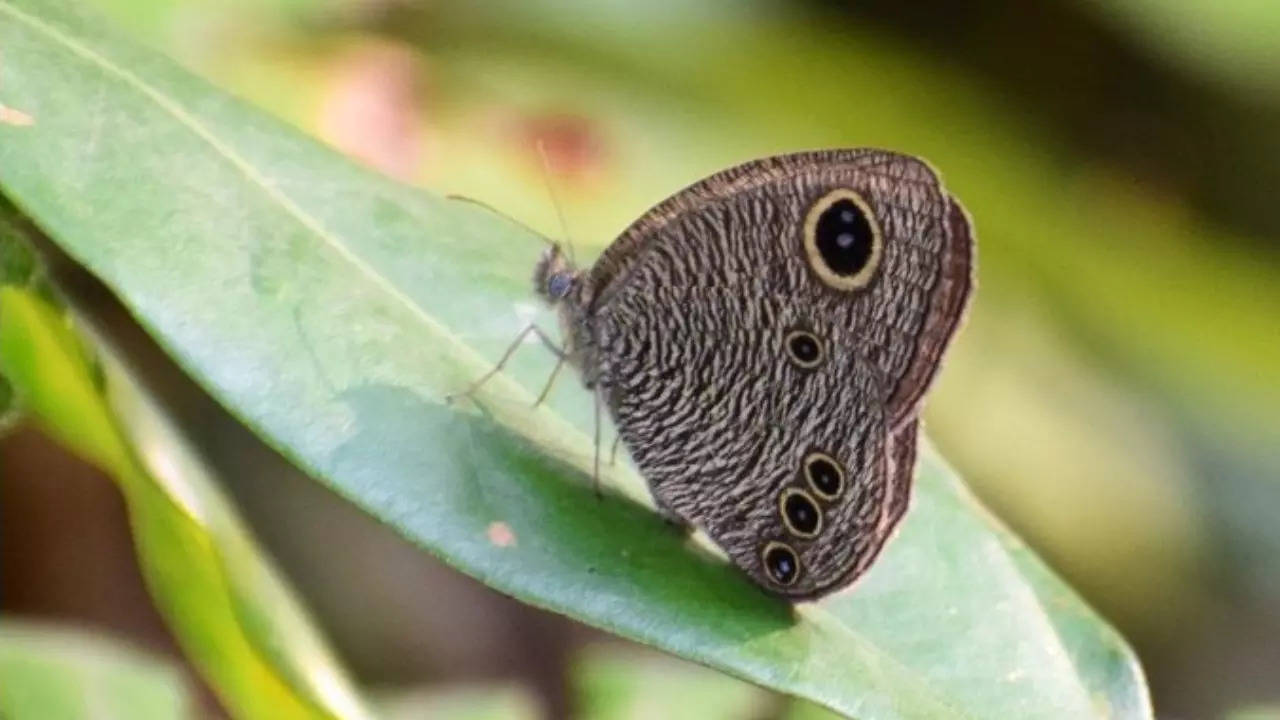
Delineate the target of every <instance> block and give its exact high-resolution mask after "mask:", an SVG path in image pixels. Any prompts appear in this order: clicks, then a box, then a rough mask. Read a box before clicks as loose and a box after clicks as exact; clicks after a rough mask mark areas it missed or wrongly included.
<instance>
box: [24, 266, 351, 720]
mask: <svg viewBox="0 0 1280 720" xmlns="http://www.w3.org/2000/svg"><path fill="white" fill-rule="evenodd" d="M109 359H110V358H108V360H109ZM0 368H3V370H4V373H5V374H6V375H7V376H8V377H9V378H10V379H11V381H12V382H13V384H14V386H15V388H16V389H17V391H18V392H19V393H21V395H22V397H23V399H24V400H25V403H26V407H27V409H28V410H29V412H30V414H31V415H32V417H33V418H34V419H35V421H36V422H38V423H39V424H40V425H41V426H42V427H43V428H44V429H45V430H46V431H47V432H48V433H49V434H50V435H52V436H54V437H55V438H57V439H58V440H59V441H61V442H62V443H63V444H65V445H66V446H67V447H68V448H70V449H72V450H73V451H75V452H76V453H78V454H80V455H81V456H83V457H84V458H86V459H87V460H89V461H90V462H92V463H94V464H95V465H97V466H98V467H100V468H102V469H103V470H105V471H107V472H108V473H110V474H111V475H112V476H113V478H114V479H115V481H116V483H117V484H118V485H119V487H120V490H121V491H122V493H123V494H124V497H125V501H126V502H127V503H128V507H129V519H130V524H131V526H132V530H133V534H134V543H135V545H136V546H137V551H138V556H139V561H140V563H141V566H142V570H143V575H144V578H145V579H146V581H147V585H148V588H149V589H150V591H151V595H152V597H153V598H154V599H155V602H156V605H157V606H158V607H159V609H160V611H161V612H162V613H163V614H164V616H165V618H166V619H167V620H168V622H169V624H170V626H171V627H172V628H173V630H174V633H175V635H176V636H177V638H178V640H179V643H180V644H181V645H182V647H183V649H184V651H185V652H186V653H187V655H188V656H189V657H190V658H191V661H192V662H193V663H194V664H195V665H196V666H197V667H198V668H199V669H200V670H201V672H202V673H204V675H205V677H206V678H207V679H208V681H209V683H210V685H212V686H213V688H214V689H215V690H216V691H217V692H218V695H219V697H220V698H221V700H222V701H223V703H224V704H225V705H226V707H227V708H228V709H230V710H231V711H233V712H234V713H235V715H236V717H240V718H330V717H333V718H364V717H366V714H365V712H364V711H363V709H362V708H361V706H360V702H359V700H358V698H357V697H356V696H355V694H354V693H353V692H352V690H351V689H350V687H349V686H348V684H347V681H346V680H345V678H344V676H343V673H342V671H341V669H340V668H339V667H338V666H337V665H336V663H334V662H333V660H332V659H331V658H330V657H329V653H328V651H327V650H326V648H325V647H324V645H323V643H322V642H321V641H320V639H319V638H318V637H316V636H315V635H314V634H313V631H312V630H311V628H310V626H309V624H308V621H307V619H306V616H305V614H304V612H303V611H302V609H301V608H300V607H299V606H298V605H297V602H296V601H295V600H294V599H293V598H292V596H291V595H290V593H289V590H288V588H287V587H286V586H285V585H284V583H283V581H282V580H280V579H279V578H278V576H277V575H276V571H275V570H274V569H273V568H272V567H271V565H270V563H269V562H268V561H267V559H266V558H265V557H264V556H263V555H262V552H261V551H260V550H258V549H257V548H256V546H255V545H254V542H253V540H252V538H250V537H249V535H248V533H247V532H246V531H245V529H244V528H243V527H242V526H241V524H240V521H239V519H238V517H237V516H236V515H235V512H234V511H233V510H232V509H231V507H230V506H229V505H227V503H226V501H225V500H224V499H223V498H222V497H221V495H220V494H219V492H218V488H217V486H216V485H215V484H214V483H213V482H212V481H211V479H210V478H208V477H206V476H205V475H204V473H203V471H202V469H201V468H200V466H199V465H198V464H197V462H196V461H195V460H194V458H192V457H191V455H190V454H189V453H188V452H187V451H186V450H185V449H184V448H183V446H182V444H181V442H180V441H179V440H178V438H177V437H175V436H173V435H172V433H171V431H170V430H169V429H168V428H167V427H166V426H165V424H164V421H163V418H162V417H161V416H160V415H159V414H158V413H157V412H156V411H155V410H154V409H152V408H151V407H150V406H149V405H148V404H147V401H146V399H145V398H144V397H143V396H142V395H141V394H140V393H139V392H138V390H137V389H136V387H135V386H134V385H133V383H132V381H131V380H130V379H129V378H128V376H127V375H125V374H124V373H123V371H122V370H121V368H119V367H118V366H117V365H116V364H115V363H114V362H108V363H107V364H106V370H107V376H106V377H107V381H106V385H107V387H108V388H109V390H110V393H111V400H112V402H113V404H114V406H109V405H108V403H107V398H104V397H103V395H102V393H101V391H100V386H99V385H98V384H96V383H95V382H94V378H93V374H92V372H91V368H90V365H89V363H88V361H87V358H85V356H84V355H83V352H82V349H81V344H80V343H79V342H78V340H77V338H76V337H75V336H74V335H73V334H72V331H71V329H70V327H69V326H68V325H67V323H66V322H65V321H64V319H63V317H62V316H61V315H59V314H58V313H57V312H56V311H55V310H54V309H53V308H52V307H51V306H49V305H48V304H46V303H45V302H44V301H43V300H42V299H40V298H39V297H37V296H35V295H34V294H33V293H32V292H30V291H25V290H20V289H17V288H14V287H5V288H0ZM117 416H119V417H122V418H124V419H125V420H126V421H127V425H126V427H127V428H128V434H127V435H126V434H125V433H123V432H121V431H120V429H119V428H120V425H118V424H117V422H116V420H115V418H116V417H117ZM135 448H137V451H136V452H135Z"/></svg>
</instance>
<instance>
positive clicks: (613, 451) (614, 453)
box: [609, 432, 622, 467]
mask: <svg viewBox="0 0 1280 720" xmlns="http://www.w3.org/2000/svg"><path fill="white" fill-rule="evenodd" d="M620 442H622V434H621V433H617V432H615V433H614V436H613V447H611V448H609V467H613V466H614V465H615V464H617V462H618V443H620Z"/></svg>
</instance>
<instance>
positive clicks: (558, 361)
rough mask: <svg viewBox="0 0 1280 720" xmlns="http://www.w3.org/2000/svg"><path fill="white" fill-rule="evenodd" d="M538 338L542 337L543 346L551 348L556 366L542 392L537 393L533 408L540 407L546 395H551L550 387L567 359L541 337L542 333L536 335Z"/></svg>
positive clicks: (562, 352)
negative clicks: (554, 355)
mask: <svg viewBox="0 0 1280 720" xmlns="http://www.w3.org/2000/svg"><path fill="white" fill-rule="evenodd" d="M538 336H539V337H542V342H543V344H545V345H547V347H549V348H552V350H551V351H552V352H554V353H555V354H556V366H555V367H554V368H552V369H551V377H549V378H547V384H546V385H543V386H542V392H540V393H538V399H537V400H534V401H533V406H534V407H538V406H539V405H541V404H542V401H543V400H546V399H547V395H549V394H551V386H552V385H555V384H556V376H557V375H559V374H560V368H562V367H564V361H565V360H566V359H567V358H566V356H565V353H564V351H563V350H560V349H559V348H556V347H554V346H552V345H551V341H549V340H547V339H546V338H545V337H543V336H542V333H538Z"/></svg>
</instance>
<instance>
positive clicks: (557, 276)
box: [547, 272, 573, 300]
mask: <svg viewBox="0 0 1280 720" xmlns="http://www.w3.org/2000/svg"><path fill="white" fill-rule="evenodd" d="M572 286H573V279H572V278H570V277H569V274H568V273H562V272H558V273H552V275H551V277H549V278H547V295H548V296H550V297H552V298H555V299H557V300H558V299H560V298H562V297H564V296H565V295H568V294H569V288H570V287H572Z"/></svg>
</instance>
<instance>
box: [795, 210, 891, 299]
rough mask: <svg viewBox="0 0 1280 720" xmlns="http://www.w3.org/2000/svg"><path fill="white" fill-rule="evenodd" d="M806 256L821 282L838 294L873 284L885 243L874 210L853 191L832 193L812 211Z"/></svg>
mask: <svg viewBox="0 0 1280 720" xmlns="http://www.w3.org/2000/svg"><path fill="white" fill-rule="evenodd" d="M804 252H805V257H806V258H807V259H808V261H809V267H811V268H813V271H814V273H816V274H817V276H818V279H820V280H822V282H824V283H826V284H827V285H830V286H831V287H833V288H835V289H837V290H857V289H858V288H861V287H865V286H866V284H867V283H869V282H871V278H872V276H873V275H874V274H875V271H876V268H877V267H879V265H880V258H881V256H882V255H883V254H884V239H883V237H882V236H881V233H880V226H879V224H878V223H877V222H876V219H875V215H874V214H873V213H872V212H871V207H870V206H869V205H868V204H867V201H866V200H864V199H863V198H862V196H861V195H859V194H858V193H856V192H854V191H853V190H850V189H849V188H840V189H837V190H832V191H831V192H829V193H827V194H826V195H823V196H822V197H821V198H820V199H819V200H818V201H817V202H816V203H814V204H813V207H811V208H809V213H808V215H806V216H805V221H804Z"/></svg>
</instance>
